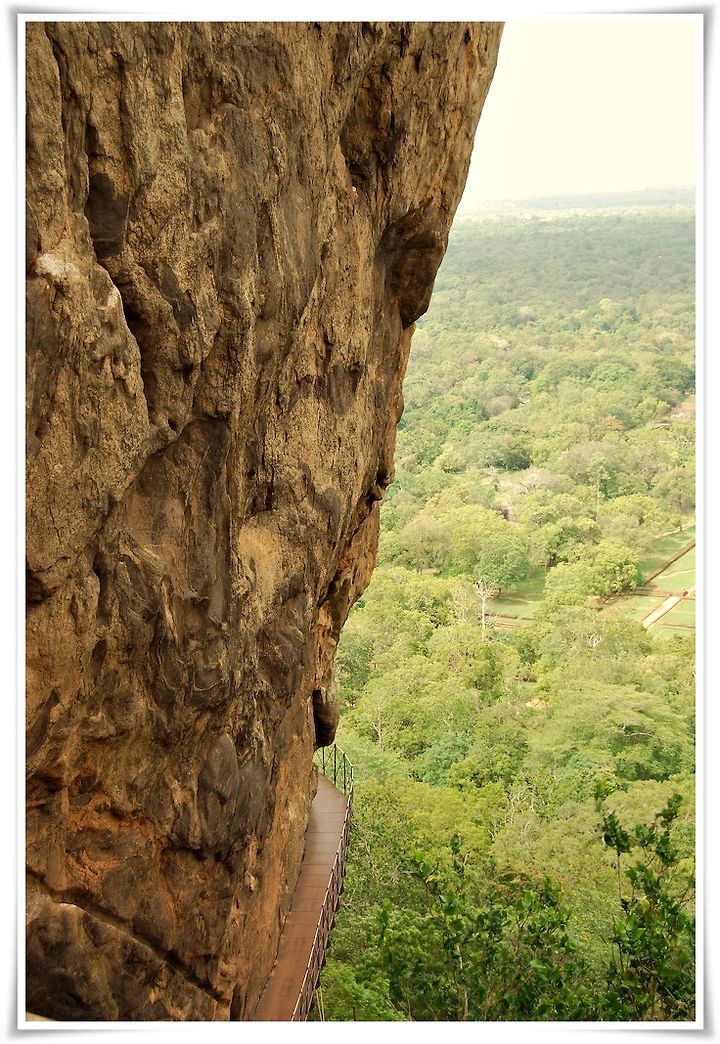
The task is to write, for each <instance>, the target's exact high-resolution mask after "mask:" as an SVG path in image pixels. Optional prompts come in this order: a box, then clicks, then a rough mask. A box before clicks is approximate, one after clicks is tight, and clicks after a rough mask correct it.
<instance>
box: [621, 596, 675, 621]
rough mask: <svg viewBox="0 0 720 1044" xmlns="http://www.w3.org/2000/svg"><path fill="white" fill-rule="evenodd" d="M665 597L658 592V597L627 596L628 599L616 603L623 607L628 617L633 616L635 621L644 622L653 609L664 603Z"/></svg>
mask: <svg viewBox="0 0 720 1044" xmlns="http://www.w3.org/2000/svg"><path fill="white" fill-rule="evenodd" d="M662 601H663V595H662V593H660V592H658V594H657V595H633V594H630V595H627V597H625V598H622V599H620V600H619V601H618V602H616V603H615V604H616V605H621V606H622V608H623V610H624V611H626V612H627V614H628V616H631V617H632V618H633V620H644V619H645V617H646V616H647V615H648V613H651V612H652V611H653V609H657V607H658V606H659V605H660V604H661V603H662Z"/></svg>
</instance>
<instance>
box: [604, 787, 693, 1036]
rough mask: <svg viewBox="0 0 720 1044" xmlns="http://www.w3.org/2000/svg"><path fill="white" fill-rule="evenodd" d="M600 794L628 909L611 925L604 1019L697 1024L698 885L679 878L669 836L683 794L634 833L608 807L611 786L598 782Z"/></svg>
mask: <svg viewBox="0 0 720 1044" xmlns="http://www.w3.org/2000/svg"><path fill="white" fill-rule="evenodd" d="M595 793H596V805H597V809H598V811H599V812H600V814H601V816H602V831H603V840H604V842H605V844H606V845H607V847H608V848H609V849H611V850H612V851H613V853H614V855H615V866H616V869H617V877H618V895H619V901H620V907H621V911H622V912H621V915H620V916H619V917H618V918H617V920H616V921H615V923H614V926H613V935H612V943H613V947H614V951H613V956H612V959H611V961H610V967H609V970H608V990H607V995H606V998H605V1012H606V1013H605V1017H606V1018H611V1019H637V1020H650V1021H668V1020H686V1021H692V1020H693V1018H694V1015H695V1012H694V1006H695V931H694V921H693V918H692V917H691V916H689V915H688V913H687V911H686V908H687V905H688V902H689V899H690V896H691V894H692V889H693V885H694V882H693V879H692V877H691V876H685V875H677V874H673V871H674V870H675V869H676V868H677V866H678V863H679V861H680V860H679V853H678V849H677V847H676V845H675V843H674V840H673V838H672V836H671V829H672V827H673V824H674V823H675V821H676V819H677V818H678V814H679V811H680V806H681V804H682V797H681V796H680V794H673V795H672V797H671V798H670V799H669V800H668V802H667V804H666V805H665V807H664V808H662V809H661V810H660V811H659V812H656V814H655V817H654V820H653V822H652V823H650V824H638V825H636V826H635V827H634V829H633V830H632V832H631V831H628V830H626V829H625V828H624V827H622V826H621V824H620V821H619V819H618V817H617V816H616V814H615V813H614V812H612V811H609V810H608V808H607V806H606V804H605V799H606V798H607V796H608V788H607V787H604V786H603V785H602V784H598V786H597V788H596V792H595ZM633 851H636V852H638V855H639V858H637V859H635V860H634V861H633V862H632V863H630V864H629V865H627V866H624V867H623V865H622V864H623V856H629V855H630V854H631V853H632V852H633ZM623 877H624V878H625V882H623ZM627 886H629V889H628V887H627Z"/></svg>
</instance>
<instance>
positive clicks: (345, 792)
mask: <svg viewBox="0 0 720 1044" xmlns="http://www.w3.org/2000/svg"><path fill="white" fill-rule="evenodd" d="M346 761H347V758H346V757H345V755H344V754H343V794H345V795H347V784H346V782H345V762H346Z"/></svg>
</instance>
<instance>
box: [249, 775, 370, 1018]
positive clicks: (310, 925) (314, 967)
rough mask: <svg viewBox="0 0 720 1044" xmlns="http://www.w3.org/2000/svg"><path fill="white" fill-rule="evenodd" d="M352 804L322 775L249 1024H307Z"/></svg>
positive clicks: (342, 868)
mask: <svg viewBox="0 0 720 1044" xmlns="http://www.w3.org/2000/svg"><path fill="white" fill-rule="evenodd" d="M351 810H352V800H351V799H349V798H348V797H345V795H344V794H342V793H341V792H340V791H339V790H338V789H336V787H334V786H333V785H332V783H331V782H330V781H329V780H328V779H326V778H325V776H323V775H319V776H318V791H317V794H316V796H315V800H314V801H313V803H312V806H311V809H310V822H309V824H308V829H307V833H306V834H305V855H304V856H303V861H302V864H301V866H300V876H299V878H298V882H297V886H296V888H295V891H294V893H293V900H292V906H291V907H290V912H289V913H288V915H287V919H286V921H285V925H284V927H283V930H282V933H281V935H280V945H279V947H278V953H277V957H276V958H275V964H274V965H273V970H272V972H271V973H270V978H269V979H268V981H267V983H266V985H265V989H264V991H263V993H262V994H261V996H260V1000H259V1001H258V1004H257V1007H256V1009H255V1014H254V1015H253V1017H252V1018H253V1021H257V1022H297V1021H302V1020H304V1019H306V1018H307V1016H308V1012H309V1011H310V1006H311V1004H312V998H313V994H314V992H315V987H316V985H317V980H318V977H319V975H320V970H321V968H322V966H323V964H324V961H325V951H326V949H327V943H328V936H329V934H330V928H331V927H332V922H333V918H334V916H335V911H336V909H337V906H338V902H339V900H340V891H341V888H342V879H343V876H344V873H345V858H346V853H347V845H348V839H349V833H350V815H351Z"/></svg>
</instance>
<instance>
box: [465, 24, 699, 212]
mask: <svg viewBox="0 0 720 1044" xmlns="http://www.w3.org/2000/svg"><path fill="white" fill-rule="evenodd" d="M697 30H698V21H697V18H696V17H692V16H690V17H681V18H678V17H672V18H656V17H654V16H645V17H643V16H641V15H638V16H633V17H632V18H631V19H630V18H618V19H617V20H615V19H611V20H610V19H598V20H596V19H593V18H585V19H572V20H568V21H565V20H562V19H556V20H552V21H509V22H507V23H506V25H505V30H504V32H503V38H502V41H501V44H500V53H499V58H498V64H497V69H496V72H495V77H494V79H493V83H492V85H491V87H490V92H489V94H488V97H487V100H486V102H485V108H484V110H483V113H482V116H481V118H480V123H479V126H478V131H477V134H476V138H475V147H474V150H473V158H472V161H471V165H470V172H469V175H468V181H467V185H466V188H465V193H464V195H463V198H462V201H461V203H460V206H459V208H458V216H459V217H462V216H463V215H467V214H470V213H473V212H474V211H475V210H483V209H487V207H488V205H491V204H498V203H502V202H512V201H516V200H525V199H539V198H543V197H553V196H578V195H586V194H592V195H595V194H604V193H625V192H642V191H647V190H650V191H666V190H671V189H692V188H693V187H694V185H695V178H696V170H695V166H696V124H697V121H698V112H697V107H698V104H697V97H696V95H697V64H696V63H697V56H696V49H697V41H698V31H697Z"/></svg>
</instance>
